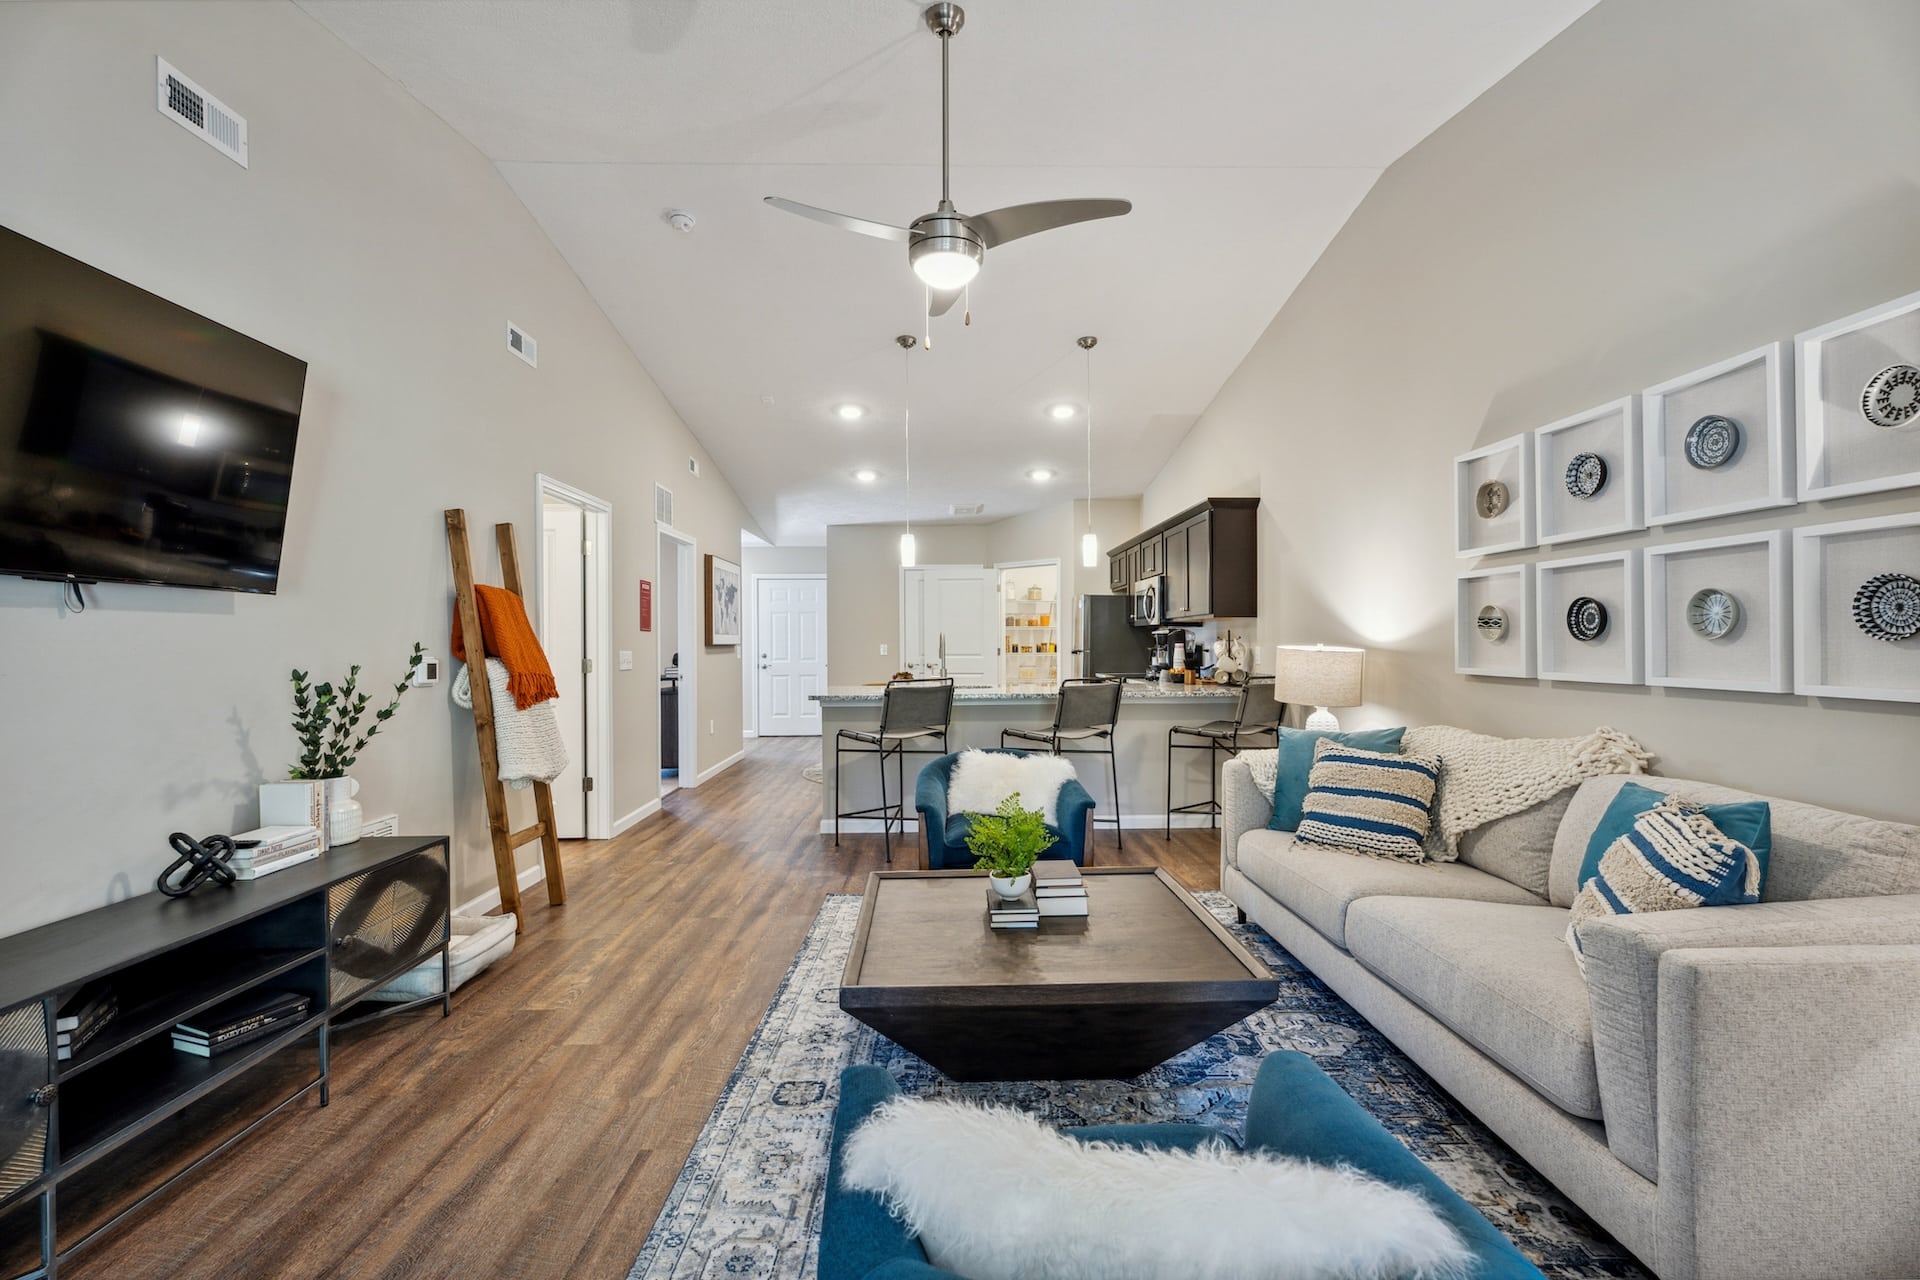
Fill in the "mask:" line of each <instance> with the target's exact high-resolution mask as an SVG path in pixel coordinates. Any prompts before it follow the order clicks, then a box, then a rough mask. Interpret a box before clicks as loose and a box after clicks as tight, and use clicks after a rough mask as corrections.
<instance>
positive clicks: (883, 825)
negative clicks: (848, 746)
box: [880, 743, 893, 863]
mask: <svg viewBox="0 0 1920 1280" xmlns="http://www.w3.org/2000/svg"><path fill="white" fill-rule="evenodd" d="M891 818H892V815H891V814H890V813H889V812H888V809H887V748H886V746H885V744H884V743H883V744H882V745H881V747H880V838H881V840H883V841H885V842H886V846H887V861H888V862H889V863H891V862H892V861H893V823H892V821H891Z"/></svg>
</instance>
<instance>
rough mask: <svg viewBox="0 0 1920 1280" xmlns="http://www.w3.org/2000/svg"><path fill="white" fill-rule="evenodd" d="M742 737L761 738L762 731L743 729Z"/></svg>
mask: <svg viewBox="0 0 1920 1280" xmlns="http://www.w3.org/2000/svg"><path fill="white" fill-rule="evenodd" d="M740 736H741V737H743V738H757V737H759V736H760V731H759V730H758V729H742V730H741V731H740Z"/></svg>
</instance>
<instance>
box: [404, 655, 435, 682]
mask: <svg viewBox="0 0 1920 1280" xmlns="http://www.w3.org/2000/svg"><path fill="white" fill-rule="evenodd" d="M407 683H408V684H411V685H412V686H413V687H414V688H416V689H429V688H432V687H433V686H434V685H436V684H439V683H440V659H438V658H422V659H420V665H419V666H417V667H415V668H414V669H413V675H412V676H411V677H410V678H409V679H408V681H407Z"/></svg>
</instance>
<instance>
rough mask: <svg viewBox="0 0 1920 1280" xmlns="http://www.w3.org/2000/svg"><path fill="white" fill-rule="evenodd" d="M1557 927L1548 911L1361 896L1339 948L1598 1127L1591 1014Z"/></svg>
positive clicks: (1554, 911) (1561, 924) (1562, 920)
mask: <svg viewBox="0 0 1920 1280" xmlns="http://www.w3.org/2000/svg"><path fill="white" fill-rule="evenodd" d="M1488 878H1489V879H1491V878H1492V877H1488ZM1496 883H1504V882H1503V881H1496ZM1509 887H1511V886H1509ZM1566 927H1567V913H1566V912H1565V911H1562V910H1560V909H1558V908H1556V907H1549V906H1532V907H1524V906H1510V905H1507V904H1505V903H1498V902H1458V901H1454V902H1442V901H1434V900H1429V899H1421V898H1363V899H1361V900H1360V901H1359V902H1356V903H1354V904H1353V906H1352V908H1351V909H1349V910H1348V912H1347V950H1349V951H1351V952H1352V953H1353V956H1354V959H1356V960H1358V961H1360V962H1361V963H1362V964H1364V965H1366V966H1367V968H1368V969H1370V970H1372V971H1373V973H1374V974H1375V975H1377V976H1378V977H1380V978H1382V979H1384V980H1385V981H1386V982H1387V983H1388V984H1390V985H1391V986H1392V987H1393V988H1394V989H1395V990H1396V991H1398V992H1400V994H1401V995H1404V996H1406V997H1407V998H1408V999H1409V1000H1411V1001H1413V1002H1414V1003H1415V1004H1417V1005H1419V1006H1420V1007H1421V1008H1422V1009H1425V1010H1426V1011H1427V1012H1428V1013H1430V1014H1432V1015H1433V1016H1434V1017H1436V1018H1438V1019H1439V1020H1440V1021H1441V1022H1444V1023H1445V1024H1446V1025H1447V1026H1448V1027H1449V1028H1450V1029H1451V1030H1452V1031H1453V1032H1454V1034H1456V1035H1458V1036H1459V1037H1460V1038H1461V1039H1463V1040H1465V1041H1467V1043H1469V1044H1471V1045H1473V1046H1474V1047H1475V1048H1476V1049H1478V1050H1480V1052H1482V1053H1484V1054H1486V1055H1487V1056H1488V1057H1489V1058H1492V1059H1493V1060H1494V1061H1495V1062H1497V1063H1499V1064H1500V1065H1501V1066H1503V1067H1505V1068H1506V1069H1507V1070H1508V1071H1511V1072H1512V1073H1513V1074H1514V1075H1516V1076H1518V1077H1519V1078H1520V1079H1521V1080H1522V1081H1524V1082H1525V1083H1526V1084H1527V1085H1528V1086H1529V1087H1531V1088H1532V1089H1533V1090H1534V1092H1536V1093H1538V1094H1539V1095H1540V1096H1541V1097H1543V1098H1545V1099H1546V1100H1547V1101H1549V1102H1551V1103H1553V1104H1554V1105H1555V1106H1556V1107H1559V1108H1560V1109H1561V1110H1562V1111H1566V1112H1568V1113H1570V1114H1572V1115H1576V1116H1579V1117H1581V1118H1582V1119H1586V1120H1598V1119H1599V1118H1600V1082H1599V1079H1598V1076H1597V1074H1596V1072H1595V1069H1594V1059H1593V1015H1592V1013H1591V1012H1590V1010H1589V1008H1588V1005H1587V985H1586V981H1585V980H1584V979H1583V978H1581V976H1580V970H1579V968H1578V967H1577V966H1576V965H1575V964H1574V962H1573V953H1572V952H1570V951H1568V950H1567V944H1566V941H1565V938H1564V935H1565V933H1566Z"/></svg>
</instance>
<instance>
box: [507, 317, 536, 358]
mask: <svg viewBox="0 0 1920 1280" xmlns="http://www.w3.org/2000/svg"><path fill="white" fill-rule="evenodd" d="M507 350H509V351H511V352H513V354H515V355H517V356H519V357H520V358H521V359H522V360H525V361H526V362H527V363H528V364H530V365H532V366H533V367H534V368H536V369H537V368H539V367H540V344H539V343H537V342H535V341H534V340H533V335H532V334H530V333H528V332H527V331H526V330H525V329H522V328H521V327H520V326H519V325H517V324H515V323H514V322H513V321H511V320H509V321H507Z"/></svg>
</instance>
